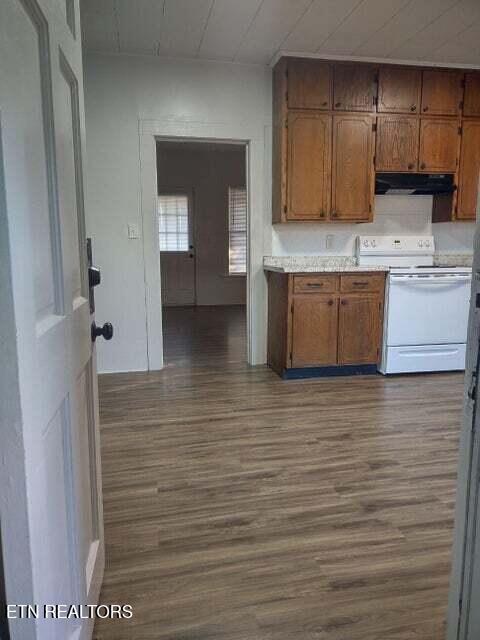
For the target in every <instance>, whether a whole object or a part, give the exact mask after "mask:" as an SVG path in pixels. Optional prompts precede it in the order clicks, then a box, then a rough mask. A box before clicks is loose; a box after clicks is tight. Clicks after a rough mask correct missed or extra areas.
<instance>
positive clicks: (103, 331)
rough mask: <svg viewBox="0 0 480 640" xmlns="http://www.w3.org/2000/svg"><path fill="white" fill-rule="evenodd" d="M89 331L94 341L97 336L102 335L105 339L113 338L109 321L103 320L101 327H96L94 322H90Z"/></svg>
mask: <svg viewBox="0 0 480 640" xmlns="http://www.w3.org/2000/svg"><path fill="white" fill-rule="evenodd" d="M91 332H92V342H95V340H96V339H97V338H98V337H99V336H102V337H103V338H105V340H111V339H112V338H113V325H112V324H111V323H110V322H105V324H104V325H103V327H97V325H96V324H95V322H92V327H91Z"/></svg>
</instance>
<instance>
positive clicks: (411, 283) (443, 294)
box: [386, 274, 471, 346]
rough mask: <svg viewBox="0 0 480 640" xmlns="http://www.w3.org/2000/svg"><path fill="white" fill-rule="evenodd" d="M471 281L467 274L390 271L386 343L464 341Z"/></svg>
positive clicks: (455, 342)
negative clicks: (397, 272)
mask: <svg viewBox="0 0 480 640" xmlns="http://www.w3.org/2000/svg"><path fill="white" fill-rule="evenodd" d="M470 283H471V276H470V275H466V274H463V275H462V274H438V275H434V274H429V275H423V274H419V275H394V274H390V277H389V293H388V311H387V325H386V326H387V330H386V344H387V345H388V346H406V345H430V344H431V345H433V344H462V343H465V342H466V340H467V325H468V309H469V302H470Z"/></svg>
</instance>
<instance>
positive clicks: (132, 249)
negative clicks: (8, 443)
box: [85, 55, 271, 372]
mask: <svg viewBox="0 0 480 640" xmlns="http://www.w3.org/2000/svg"><path fill="white" fill-rule="evenodd" d="M270 73H271V72H270V70H269V69H268V68H266V67H260V66H251V65H241V64H229V63H212V62H206V61H191V60H168V59H158V58H154V57H141V56H138V57H134V56H114V55H112V56H109V55H91V56H90V55H87V56H86V59H85V110H86V122H87V167H86V178H87V189H88V194H87V197H88V200H87V230H88V233H89V235H91V236H92V237H93V243H94V244H93V250H94V260H95V262H96V263H97V264H98V266H100V267H101V269H102V285H101V286H100V287H98V289H97V290H96V304H97V309H96V317H97V322H99V323H103V322H105V321H107V320H108V321H111V322H112V323H113V324H114V327H115V337H114V339H113V340H112V341H111V342H109V343H106V342H104V341H102V340H98V341H97V345H98V347H97V348H98V366H99V370H100V371H101V372H105V371H129V370H145V369H146V368H147V346H146V328H145V327H146V322H145V284H144V261H143V252H142V240H141V239H139V240H129V239H128V238H127V224H128V223H129V222H133V223H136V224H138V225H140V226H141V213H140V162H139V136H138V126H139V119H142V120H145V119H155V120H169V121H173V120H178V121H179V123H180V124H179V126H181V123H184V122H185V121H191V122H204V123H219V124H221V123H238V122H245V123H247V124H249V125H252V124H254V125H255V126H258V127H260V128H266V129H267V134H268V127H269V125H270V122H271V114H270V110H271V93H270V87H271V82H270V78H271V75H270ZM262 182H263V184H264V185H265V192H264V193H262V196H261V197H262V200H263V201H264V202H265V203H266V202H267V201H268V195H267V192H268V191H269V189H270V185H269V181H268V179H267V177H265V179H264V180H263V181H262ZM266 207H267V205H265V208H266ZM265 242H266V244H265V251H266V252H269V251H270V238H268V237H267V238H266V241H265Z"/></svg>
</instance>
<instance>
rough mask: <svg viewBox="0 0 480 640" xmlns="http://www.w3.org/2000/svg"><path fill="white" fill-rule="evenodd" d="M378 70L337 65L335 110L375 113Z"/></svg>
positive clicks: (334, 80) (350, 65) (370, 67)
mask: <svg viewBox="0 0 480 640" xmlns="http://www.w3.org/2000/svg"><path fill="white" fill-rule="evenodd" d="M376 97H377V68H376V67H373V66H370V65H366V64H365V65H361V64H336V65H335V66H334V78H333V108H334V109H335V110H337V111H374V110H375V100H376Z"/></svg>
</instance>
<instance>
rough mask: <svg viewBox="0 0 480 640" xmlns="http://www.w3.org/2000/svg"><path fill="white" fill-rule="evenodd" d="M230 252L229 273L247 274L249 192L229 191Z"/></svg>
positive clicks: (237, 188)
mask: <svg viewBox="0 0 480 640" xmlns="http://www.w3.org/2000/svg"><path fill="white" fill-rule="evenodd" d="M228 221H229V251H228V272H229V273H232V274H239V273H240V274H244V275H245V274H246V273H247V190H246V189H245V187H229V189H228Z"/></svg>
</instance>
